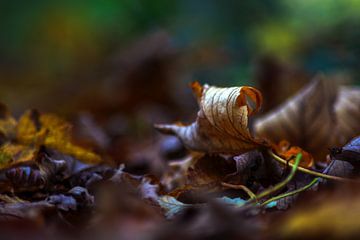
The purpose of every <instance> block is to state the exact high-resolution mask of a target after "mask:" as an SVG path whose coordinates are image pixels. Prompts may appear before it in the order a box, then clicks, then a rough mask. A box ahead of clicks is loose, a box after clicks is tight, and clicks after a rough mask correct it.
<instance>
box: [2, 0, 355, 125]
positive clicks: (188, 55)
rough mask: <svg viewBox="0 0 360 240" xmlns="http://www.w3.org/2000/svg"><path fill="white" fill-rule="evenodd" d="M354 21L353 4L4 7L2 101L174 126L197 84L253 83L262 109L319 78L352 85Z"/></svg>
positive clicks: (19, 0)
mask: <svg viewBox="0 0 360 240" xmlns="http://www.w3.org/2000/svg"><path fill="white" fill-rule="evenodd" d="M359 12H360V1H356V0H343V1H333V0H313V1H303V0H293V1H286V0H281V1H270V0H265V1H252V0H249V1H247V0H246V1H215V0H207V1H193V0H183V1H167V0H154V1H145V0H121V1H116V0H107V1H102V0H88V1H48V0H46V1H45V0H34V1H25V0H13V1H1V3H0V34H1V35H0V83H1V88H0V101H2V102H4V103H5V104H7V105H8V106H9V107H10V108H11V109H12V111H13V112H14V113H15V115H19V114H20V113H22V112H23V111H24V110H25V109H28V108H34V107H35V108H39V109H40V110H41V111H50V112H55V113H58V114H62V115H63V116H67V117H73V116H74V115H76V114H77V113H78V112H79V111H87V112H88V111H90V112H92V113H94V114H95V115H96V116H98V118H100V119H101V117H102V116H104V117H105V118H106V117H107V116H109V115H112V114H114V112H121V113H122V114H125V115H127V116H129V114H130V115H131V116H132V117H133V116H134V114H135V115H136V116H138V115H139V112H140V117H138V118H140V119H142V118H143V116H148V115H153V116H155V117H151V118H152V119H151V121H152V120H154V121H155V120H157V118H159V119H160V120H164V119H166V120H177V119H180V118H182V119H183V118H184V116H188V113H189V112H190V113H193V112H194V109H195V101H194V99H193V98H192V97H191V94H190V91H189V89H188V88H187V84H188V83H189V82H191V81H194V80H198V81H200V82H201V83H210V84H217V85H220V86H231V85H252V86H257V87H259V88H260V90H262V91H263V93H264V95H265V106H264V111H266V110H268V109H270V108H272V107H274V106H276V105H277V104H278V103H280V102H281V101H283V100H284V99H286V97H288V96H289V95H291V94H293V93H294V92H295V91H296V90H298V89H299V88H300V87H301V86H303V85H304V84H305V83H306V82H307V81H309V79H311V77H312V76H314V75H315V74H317V73H324V74H326V75H327V76H331V77H336V78H339V79H341V81H343V82H345V83H351V82H352V83H354V82H355V84H356V83H358V82H359V81H356V80H357V79H359V76H360V70H359V69H360V68H359V67H360V66H359V58H358V57H357V56H359V54H360V52H359V51H360V47H359V43H360V42H359V37H360V26H359V25H360V21H359V18H360V14H359ZM284 75H285V77H284ZM275 95H276V96H275ZM272 98H273V99H272ZM161 112H162V113H164V115H166V117H156V116H161ZM184 113H186V114H185V115H184ZM132 117H131V118H132Z"/></svg>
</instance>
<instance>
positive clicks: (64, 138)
mask: <svg viewBox="0 0 360 240" xmlns="http://www.w3.org/2000/svg"><path fill="white" fill-rule="evenodd" d="M17 139H18V141H19V142H20V143H22V144H27V145H29V144H34V145H36V146H39V145H45V146H47V147H50V148H53V149H56V150H58V151H60V152H62V153H64V154H69V155H72V156H74V157H75V158H77V159H79V160H81V161H83V162H86V163H90V164H96V163H100V162H101V158H100V156H98V155H97V154H95V153H93V152H90V151H88V150H86V149H84V148H82V147H80V146H76V145H75V144H73V143H72V139H71V125H70V124H69V123H67V122H66V121H64V120H63V119H61V118H58V117H57V116H55V115H52V114H39V113H38V112H37V111H35V110H31V111H27V112H25V113H24V114H23V115H22V116H21V118H20V119H19V123H18V125H17Z"/></svg>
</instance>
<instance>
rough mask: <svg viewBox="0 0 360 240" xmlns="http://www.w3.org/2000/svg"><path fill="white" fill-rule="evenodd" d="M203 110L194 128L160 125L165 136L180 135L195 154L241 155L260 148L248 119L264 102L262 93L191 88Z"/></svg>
mask: <svg viewBox="0 0 360 240" xmlns="http://www.w3.org/2000/svg"><path fill="white" fill-rule="evenodd" d="M192 88H193V91H194V93H195V95H196V96H197V98H198V103H199V107H200V110H199V112H198V115H197V119H196V121H195V122H194V123H192V124H191V125H187V126H185V125H183V124H158V125H155V127H156V128H157V129H158V130H160V131H161V132H163V133H168V134H174V135H177V136H178V137H179V138H180V140H181V141H182V142H183V143H184V145H185V146H186V147H187V148H189V149H191V150H194V151H200V152H207V153H234V154H240V153H244V152H247V151H249V150H252V149H255V148H257V147H259V146H260V145H261V144H262V143H260V141H259V140H256V139H254V138H253V137H252V136H251V134H250V132H249V129H248V120H249V119H248V118H249V116H251V115H253V114H255V113H256V112H257V111H258V110H259V108H260V106H261V102H262V96H261V93H260V92H259V91H258V90H256V89H255V88H252V87H231V88H218V87H213V86H208V85H204V86H201V85H200V84H198V83H193V84H192Z"/></svg>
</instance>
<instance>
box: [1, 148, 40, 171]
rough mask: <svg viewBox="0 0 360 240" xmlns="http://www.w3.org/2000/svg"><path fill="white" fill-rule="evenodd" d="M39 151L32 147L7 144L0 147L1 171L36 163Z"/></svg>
mask: <svg viewBox="0 0 360 240" xmlns="http://www.w3.org/2000/svg"><path fill="white" fill-rule="evenodd" d="M36 154H37V149H36V148H34V147H30V146H25V145H20V144H12V143H5V144H4V145H2V146H1V147H0V169H4V168H8V167H11V166H15V165H19V164H25V163H30V162H32V161H34V158H35V156H36Z"/></svg>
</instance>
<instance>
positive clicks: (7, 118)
mask: <svg viewBox="0 0 360 240" xmlns="http://www.w3.org/2000/svg"><path fill="white" fill-rule="evenodd" d="M16 124H17V122H16V120H15V118H13V117H12V116H11V114H10V112H9V110H8V109H7V107H6V106H5V105H4V104H2V103H0V135H2V137H3V138H6V139H8V138H13V137H14V136H15V129H16Z"/></svg>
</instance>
